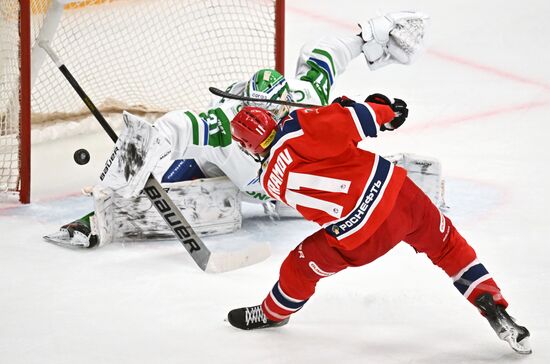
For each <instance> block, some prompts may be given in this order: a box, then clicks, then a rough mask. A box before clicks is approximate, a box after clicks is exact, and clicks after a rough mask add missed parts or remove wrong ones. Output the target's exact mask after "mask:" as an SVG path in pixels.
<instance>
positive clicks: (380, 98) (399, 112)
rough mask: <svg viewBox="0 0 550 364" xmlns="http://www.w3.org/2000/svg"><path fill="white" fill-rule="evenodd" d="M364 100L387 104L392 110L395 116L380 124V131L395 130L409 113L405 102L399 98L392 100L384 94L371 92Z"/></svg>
mask: <svg viewBox="0 0 550 364" xmlns="http://www.w3.org/2000/svg"><path fill="white" fill-rule="evenodd" d="M365 102H368V103H373V104H380V105H387V106H389V107H390V108H391V109H392V110H393V112H394V114H395V117H394V118H393V119H392V120H390V121H388V122H387V123H384V124H382V125H381V126H380V130H381V131H386V130H395V129H397V128H399V127H400V126H401V125H403V123H404V122H405V120H406V119H407V116H408V115H409V109H407V104H406V103H405V101H403V100H401V99H394V100H393V101H392V100H390V99H389V98H388V97H387V96H384V95H382V94H372V95H370V96H369V97H367V98H366V99H365Z"/></svg>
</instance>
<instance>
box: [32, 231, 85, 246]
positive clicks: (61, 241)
mask: <svg viewBox="0 0 550 364" xmlns="http://www.w3.org/2000/svg"><path fill="white" fill-rule="evenodd" d="M42 239H44V240H45V241H47V242H48V243H52V244H55V245H59V246H63V247H69V248H87V247H88V246H89V245H90V243H89V241H88V240H87V239H86V240H83V239H75V237H73V238H71V237H70V236H69V232H68V231H67V230H59V231H57V232H55V233H53V234H50V235H44V236H43V237H42Z"/></svg>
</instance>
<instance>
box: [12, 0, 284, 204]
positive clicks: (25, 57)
mask: <svg viewBox="0 0 550 364" xmlns="http://www.w3.org/2000/svg"><path fill="white" fill-rule="evenodd" d="M31 1H32V0H19V5H20V9H19V11H20V14H19V36H20V51H19V52H20V53H19V61H20V65H19V67H20V89H19V103H20V114H19V187H18V189H17V191H15V192H18V193H19V201H20V202H21V203H23V204H27V203H30V201H31V82H32V81H31V68H32V59H31V56H32V40H31V37H32V35H31V33H32V31H31V11H32V10H31V6H32V4H31ZM274 1H275V46H274V52H275V57H274V59H275V69H276V70H277V71H278V72H280V73H281V74H284V62H285V0H274ZM77 77H78V75H77Z"/></svg>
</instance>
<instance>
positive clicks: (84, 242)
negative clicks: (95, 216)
mask: <svg viewBox="0 0 550 364" xmlns="http://www.w3.org/2000/svg"><path fill="white" fill-rule="evenodd" d="M90 217H91V216H90V215H86V216H84V217H83V218H81V219H78V220H75V221H73V222H71V223H69V224H66V225H63V226H62V227H61V228H60V229H59V231H56V232H55V233H53V234H49V235H46V236H44V237H43V238H44V240H46V241H47V242H50V243H53V244H56V245H61V246H66V247H75V248H93V247H95V246H97V245H98V237H97V234H95V232H93V231H92V227H91V225H92V224H91V221H90Z"/></svg>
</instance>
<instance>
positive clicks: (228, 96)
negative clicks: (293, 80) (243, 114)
mask: <svg viewBox="0 0 550 364" xmlns="http://www.w3.org/2000/svg"><path fill="white" fill-rule="evenodd" d="M208 90H209V91H210V92H211V93H213V94H214V95H216V96H220V97H224V98H226V99H232V100H241V101H250V102H264V103H266V104H268V103H269V104H277V105H288V106H293V107H301V108H310V107H320V105H313V104H302V103H300V102H291V101H284V100H266V99H258V98H255V97H248V96H241V95H236V94H232V93H229V92H225V91H222V90H220V89H218V88H215V87H209V88H208Z"/></svg>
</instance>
